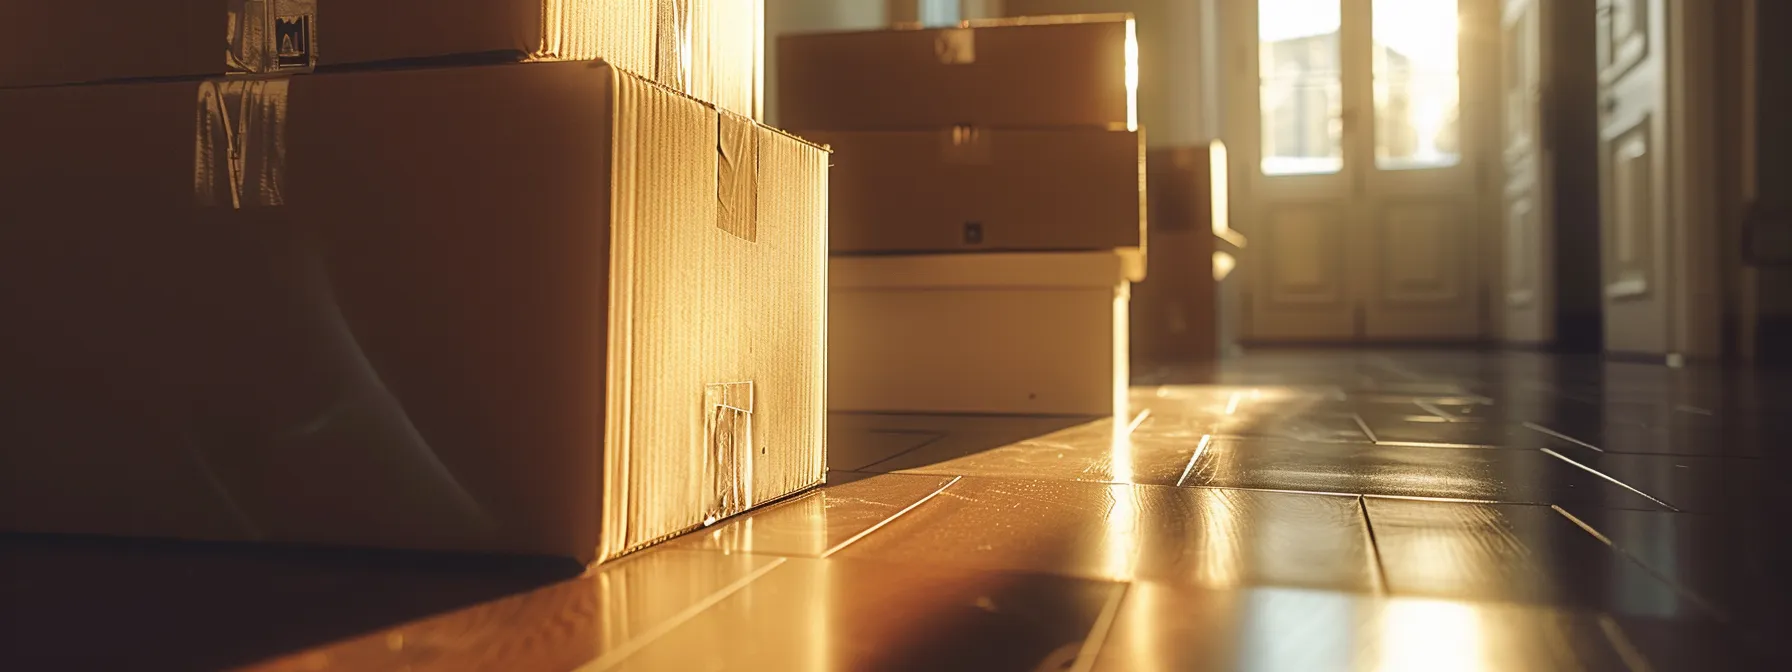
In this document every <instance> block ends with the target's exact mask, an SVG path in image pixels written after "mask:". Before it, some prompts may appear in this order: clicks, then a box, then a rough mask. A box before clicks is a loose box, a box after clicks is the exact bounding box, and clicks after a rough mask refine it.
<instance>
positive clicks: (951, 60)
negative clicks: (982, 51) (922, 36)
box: [933, 28, 977, 65]
mask: <svg viewBox="0 0 1792 672" xmlns="http://www.w3.org/2000/svg"><path fill="white" fill-rule="evenodd" d="M933 55H934V56H937V57H939V59H940V63H941V64H942V65H969V64H971V63H976V62H977V29H975V28H946V29H943V30H941V31H940V32H939V33H938V34H937V35H935V36H934V38H933Z"/></svg>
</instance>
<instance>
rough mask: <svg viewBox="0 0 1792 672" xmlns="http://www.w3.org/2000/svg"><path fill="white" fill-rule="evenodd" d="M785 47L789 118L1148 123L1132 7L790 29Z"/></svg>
mask: <svg viewBox="0 0 1792 672" xmlns="http://www.w3.org/2000/svg"><path fill="white" fill-rule="evenodd" d="M778 50H779V51H778V68H779V72H778V87H779V91H778V96H779V98H778V108H779V115H780V118H779V123H781V124H782V125H783V126H784V127H786V128H792V129H806V130H811V131H823V130H826V131H846V130H886V131H887V130H915V129H920V130H934V129H941V128H950V127H953V126H978V127H1011V128H1039V127H1095V128H1118V129H1127V130H1131V129H1136V128H1137V126H1138V114H1137V103H1136V95H1135V90H1136V88H1137V84H1138V73H1137V70H1136V68H1137V53H1138V48H1137V45H1136V43H1135V41H1134V38H1133V22H1132V17H1131V16H1130V15H1126V14H1100V15H1086V16H1053V17H1036V18H1021V19H991V20H981V21H968V22H965V24H964V25H963V26H961V27H955V28H938V29H925V30H922V29H892V30H878V31H866V32H853V33H816V34H807V35H803V34H799V35H786V36H783V37H781V38H780V39H779V40H778Z"/></svg>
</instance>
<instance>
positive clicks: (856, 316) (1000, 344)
mask: <svg viewBox="0 0 1792 672" xmlns="http://www.w3.org/2000/svg"><path fill="white" fill-rule="evenodd" d="M830 266H831V269H832V270H831V271H830V276H831V277H830V280H831V283H832V286H831V291H830V293H829V296H828V306H829V307H828V311H829V315H828V319H829V357H830V359H829V361H828V375H829V388H828V394H829V398H828V407H829V408H830V409H832V410H833V411H835V412H841V411H884V412H920V413H1000V414H1051V415H1088V416H1116V417H1117V416H1119V415H1121V414H1124V413H1125V411H1126V389H1127V382H1128V371H1129V369H1128V355H1127V347H1128V346H1127V343H1128V339H1127V302H1128V296H1129V287H1130V285H1129V283H1128V281H1127V278H1126V264H1125V262H1124V260H1123V259H1122V258H1121V257H1120V255H1117V254H1115V253H1113V252H1077V253H1012V254H948V255H916V256H888V257H834V258H833V259H832V260H831V261H830Z"/></svg>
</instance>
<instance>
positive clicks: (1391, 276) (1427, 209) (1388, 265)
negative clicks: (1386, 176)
mask: <svg viewBox="0 0 1792 672" xmlns="http://www.w3.org/2000/svg"><path fill="white" fill-rule="evenodd" d="M1379 214H1380V216H1379V217H1377V219H1378V220H1379V221H1380V222H1381V231H1380V233H1381V235H1380V236H1379V238H1380V240H1379V243H1380V245H1379V251H1380V252H1381V254H1380V255H1378V258H1380V259H1384V260H1387V261H1386V262H1385V263H1382V264H1378V266H1379V267H1380V270H1381V273H1380V280H1381V282H1380V283H1379V284H1378V288H1379V290H1380V291H1379V295H1378V296H1377V297H1376V298H1377V299H1378V300H1379V303H1380V304H1382V305H1383V306H1384V307H1389V308H1409V309H1430V308H1436V307H1439V306H1444V307H1446V308H1447V307H1449V306H1451V305H1453V304H1456V303H1459V302H1461V301H1463V300H1465V299H1466V298H1467V296H1466V295H1465V292H1464V291H1463V286H1462V285H1463V278H1462V277H1461V273H1459V272H1458V271H1460V270H1461V268H1462V267H1461V266H1460V265H1458V264H1457V263H1456V261H1457V259H1458V258H1460V257H1461V256H1462V254H1461V250H1460V249H1459V248H1460V247H1461V246H1462V243H1463V240H1462V238H1463V236H1462V235H1461V231H1462V229H1463V227H1462V215H1463V213H1460V212H1457V210H1456V208H1455V207H1454V205H1453V204H1451V203H1449V202H1447V201H1427V200H1417V201H1413V202H1405V203H1401V202H1394V203H1389V204H1387V205H1386V206H1384V207H1383V208H1382V210H1381V212H1380V213H1379Z"/></svg>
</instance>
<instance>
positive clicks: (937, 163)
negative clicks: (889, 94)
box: [800, 128, 1145, 253]
mask: <svg viewBox="0 0 1792 672" xmlns="http://www.w3.org/2000/svg"><path fill="white" fill-rule="evenodd" d="M800 134H801V135H803V137H806V138H809V139H811V140H814V141H816V142H820V143H824V144H827V145H830V146H832V147H833V149H834V151H835V154H834V174H833V193H832V194H831V201H830V208H831V210H832V216H831V220H832V222H833V227H834V228H833V232H832V241H831V245H832V246H833V251H834V252H835V253H891V252H959V251H1016V250H1029V251H1045V250H1057V251H1076V250H1114V249H1123V248H1126V249H1137V248H1141V247H1143V246H1144V244H1145V217H1144V214H1145V189H1144V186H1145V185H1144V182H1145V146H1144V139H1143V136H1142V134H1141V133H1137V132H1130V131H1108V130H1099V129H1082V130H1076V129H1064V130H1012V129H999V128H998V129H988V128H970V129H967V128H958V129H941V130H933V131H893V132H882V131H856V132H827V131H802V132H800Z"/></svg>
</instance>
